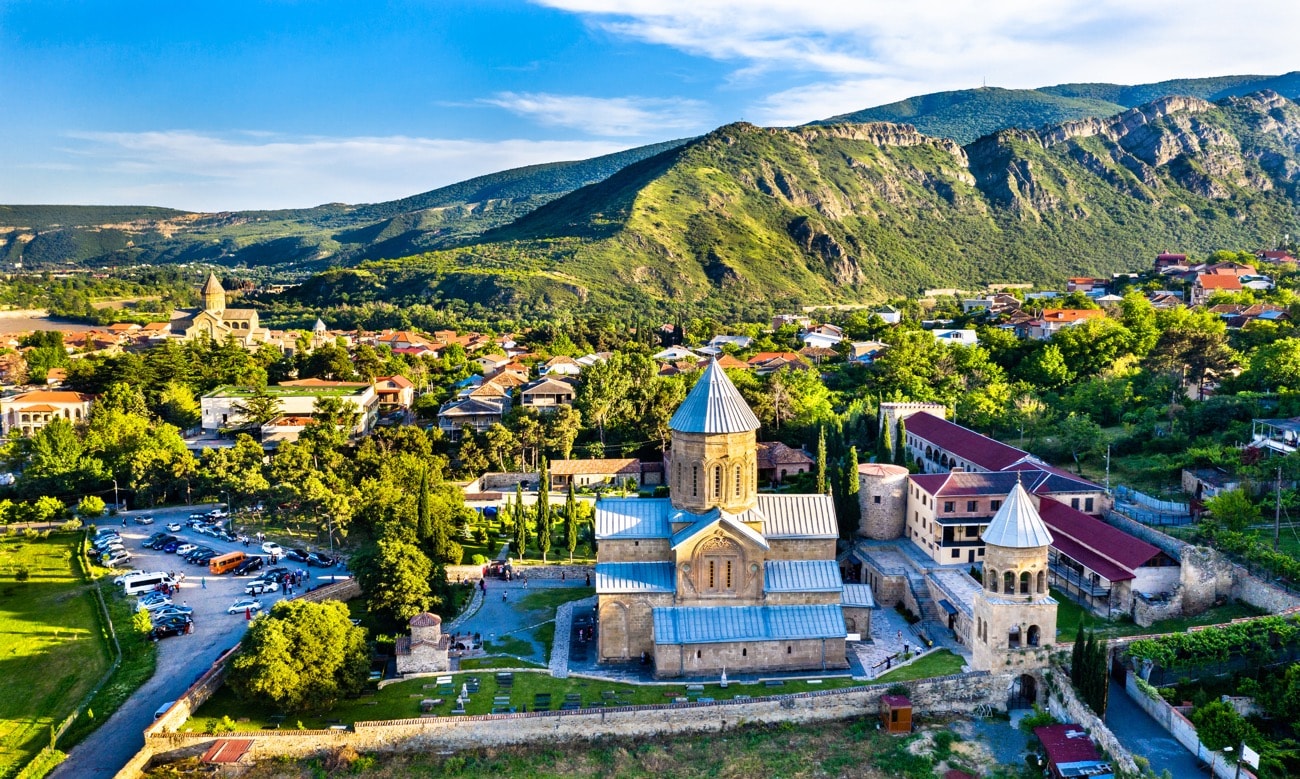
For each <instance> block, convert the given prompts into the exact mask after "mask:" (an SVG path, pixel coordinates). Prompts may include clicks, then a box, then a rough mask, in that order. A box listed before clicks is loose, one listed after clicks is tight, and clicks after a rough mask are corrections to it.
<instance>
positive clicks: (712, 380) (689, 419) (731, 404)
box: [668, 359, 759, 433]
mask: <svg viewBox="0 0 1300 779" xmlns="http://www.w3.org/2000/svg"><path fill="white" fill-rule="evenodd" d="M668 427H669V428H670V429H672V430H673V431H674V432H677V433H746V432H753V431H754V430H757V429H758V428H759V421H758V417H756V416H754V412H753V411H751V410H750V408H749V404H747V403H745V399H744V398H742V397H741V396H740V390H738V389H736V385H735V384H732V383H731V379H729V378H727V373H726V371H724V370H722V368H721V366H719V365H718V361H717V360H716V359H714V360H709V365H708V367H706V368H705V369H704V374H703V375H702V376H700V378H699V380H698V381H696V382H695V386H694V387H693V388H692V389H691V392H690V394H689V395H687V396H686V400H684V401H682V405H680V406H678V407H677V411H676V413H674V414H673V418H672V419H671V420H670V421H669V422H668Z"/></svg>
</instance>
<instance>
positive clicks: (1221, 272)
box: [1200, 262, 1258, 277]
mask: <svg viewBox="0 0 1300 779" xmlns="http://www.w3.org/2000/svg"><path fill="white" fill-rule="evenodd" d="M1200 272H1201V273H1208V274H1209V275H1211V276H1238V277H1240V276H1253V275H1255V274H1256V273H1258V271H1256V270H1255V268H1253V267H1252V266H1250V265H1243V264H1242V263H1240V262H1216V263H1214V264H1213V265H1205V266H1204V267H1202V268H1201V269H1200Z"/></svg>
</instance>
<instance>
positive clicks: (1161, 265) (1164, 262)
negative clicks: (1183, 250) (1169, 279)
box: [1156, 252, 1187, 273]
mask: <svg viewBox="0 0 1300 779" xmlns="http://www.w3.org/2000/svg"><path fill="white" fill-rule="evenodd" d="M1186 264H1187V255H1186V254H1170V253H1169V252H1164V253H1162V254H1158V255H1156V272H1157V273H1159V272H1160V271H1162V270H1164V269H1165V268H1172V267H1176V266H1178V265H1186Z"/></svg>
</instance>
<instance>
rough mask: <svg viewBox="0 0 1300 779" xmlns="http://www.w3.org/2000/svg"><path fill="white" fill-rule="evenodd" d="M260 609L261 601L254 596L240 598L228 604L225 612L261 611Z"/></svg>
mask: <svg viewBox="0 0 1300 779" xmlns="http://www.w3.org/2000/svg"><path fill="white" fill-rule="evenodd" d="M261 610H262V602H261V601H260V600H257V599H255V598H240V599H239V600H237V601H235V602H234V603H232V604H230V608H228V609H226V613H227V614H238V613H239V612H241V611H261Z"/></svg>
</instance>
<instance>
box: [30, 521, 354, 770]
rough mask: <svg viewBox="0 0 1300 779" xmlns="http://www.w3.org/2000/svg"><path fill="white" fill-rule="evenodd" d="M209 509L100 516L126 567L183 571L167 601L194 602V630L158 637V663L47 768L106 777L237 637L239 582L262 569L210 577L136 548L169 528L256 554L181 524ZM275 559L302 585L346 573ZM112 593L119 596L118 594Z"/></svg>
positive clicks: (186, 537)
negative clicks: (122, 550) (117, 540)
mask: <svg viewBox="0 0 1300 779" xmlns="http://www.w3.org/2000/svg"><path fill="white" fill-rule="evenodd" d="M211 508H212V507H211V506H210V505H209V506H206V507H192V508H191V507H180V508H173V509H161V510H155V511H133V512H129V513H127V514H125V515H124V516H123V517H122V518H125V519H126V520H127V523H126V525H125V526H123V525H122V524H121V521H120V519H121V518H114V519H115V520H116V521H115V522H108V521H102V522H100V523H99V524H100V525H102V526H105V527H110V526H111V527H114V528H115V529H116V530H117V531H118V532H119V533H121V535H122V538H123V541H124V546H125V547H126V550H127V551H128V552H130V554H131V562H130V564H129V567H130V568H137V569H140V570H142V571H146V572H152V571H167V572H172V571H174V572H176V573H177V574H181V573H184V574H185V580H184V581H183V582H181V585H180V589H179V591H178V592H176V593H175V594H174V595H173V597H172V601H173V602H174V603H177V604H184V605H186V606H189V607H191V608H193V610H194V612H193V618H194V631H193V632H192V633H190V634H188V635H180V636H175V637H172V638H165V639H162V640H160V641H159V642H158V669H157V671H156V672H155V673H154V676H153V678H152V679H151V680H149V681H148V682H146V683H145V684H144V685H143V686H142V687H141V688H140V689H139V690H138V691H137V692H136V694H135V695H133V696H132V697H131V699H130V700H128V701H127V702H126V703H125V704H123V705H122V707H121V708H120V709H119V710H118V711H117V712H116V713H115V714H114V715H113V716H112V717H111V718H110V719H109V720H108V722H106V723H104V725H103V726H101V727H100V728H99V729H98V730H97V731H95V732H94V733H93V734H91V736H90V737H89V738H87V739H86V740H85V741H83V742H82V743H80V744H78V745H77V747H76V748H75V749H73V750H72V752H71V754H70V755H69V757H68V759H67V760H66V761H64V762H63V764H61V765H60V766H59V767H58V768H57V769H56V770H55V771H54V773H53V774H52V776H54V777H77V778H80V777H111V776H113V775H114V774H115V773H117V771H118V769H119V768H121V767H122V766H123V765H125V764H126V762H127V761H128V760H130V758H131V757H132V756H133V755H134V754H135V753H136V752H138V751H139V750H140V748H141V747H142V746H143V745H144V739H143V736H142V735H141V733H142V731H143V730H144V729H145V727H147V726H148V725H149V723H150V722H152V721H153V714H154V712H155V711H156V710H157V709H158V707H159V706H161V705H162V704H164V703H167V702H168V701H172V700H175V699H176V698H178V697H180V695H181V693H183V692H184V691H185V690H186V689H187V688H188V687H189V686H190V685H191V684H193V683H194V681H195V680H196V679H197V678H198V677H199V676H201V675H202V674H203V673H204V672H205V671H207V670H208V668H210V667H211V666H212V664H213V663H214V662H215V661H216V660H217V658H219V657H220V656H221V655H222V654H223V653H224V652H225V651H226V650H228V649H230V648H231V647H232V646H234V645H235V644H236V643H238V642H239V640H240V637H241V636H242V635H243V633H244V630H245V629H246V628H247V625H248V621H247V620H246V619H245V617H244V612H243V611H240V612H239V613H237V614H227V613H226V610H227V609H228V608H229V607H230V606H231V604H233V603H234V602H235V601H237V600H239V599H241V598H244V597H246V596H245V594H244V588H245V587H246V586H247V585H248V584H249V583H250V582H252V581H253V580H254V579H256V578H257V576H258V574H260V573H261V571H257V572H254V573H253V574H251V575H248V576H238V577H237V576H232V575H231V574H229V573H227V574H225V575H223V576H212V575H211V574H210V573H208V568H207V566H206V565H205V566H201V567H200V566H197V565H190V564H188V563H186V562H185V561H184V560H181V559H179V558H178V557H177V556H176V555H175V554H168V553H166V552H160V551H156V550H151V549H143V548H141V544H142V543H143V542H144V541H145V540H147V539H148V538H149V537H150V536H151V535H153V534H154V533H155V532H169V534H170V535H174V536H176V537H177V538H179V539H181V540H183V541H185V542H189V543H194V544H201V545H203V546H208V547H211V548H212V549H214V550H216V551H217V552H222V553H224V552H233V551H241V552H246V553H247V554H250V555H252V554H260V553H261V549H260V548H259V545H258V544H253V545H251V546H248V547H245V546H244V545H243V544H241V543H238V542H232V541H222V540H218V539H215V538H213V537H211V536H206V535H200V534H198V533H196V532H195V531H194V530H193V529H191V528H189V527H186V526H184V523H185V522H186V520H188V518H189V515H190V514H191V513H192V512H195V511H200V510H203V511H206V510H208V509H211ZM142 514H148V515H151V516H153V517H154V522H153V524H150V525H137V524H135V523H134V521H133V519H134V518H135V517H137V516H139V515H142ZM172 522H179V523H181V524H182V525H183V527H182V528H181V529H180V530H179V531H177V532H170V531H168V530H167V524H168V523H172ZM278 565H282V566H285V567H287V568H289V569H290V570H295V571H296V570H299V569H302V570H305V571H306V572H307V574H308V577H309V578H307V579H306V580H304V582H303V586H302V589H303V590H306V589H307V588H309V587H314V586H317V585H319V584H324V583H327V582H328V581H331V580H332V579H326V580H324V581H322V580H321V578H320V577H322V576H324V577H332V576H334V575H336V574H346V571H344V570H343V569H342V568H309V567H308V566H306V565H305V564H302V563H295V562H285V561H281V562H280V563H278ZM284 596H285V593H284V591H283V590H280V591H277V592H274V593H265V594H262V595H259V596H257V598H258V600H260V601H261V602H262V606H263V610H269V609H270V608H271V606H272V605H273V604H274V603H275V602H276V601H278V600H280V599H281V598H283V597H284ZM117 597H122V596H121V595H118V596H117Z"/></svg>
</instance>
